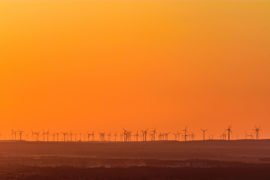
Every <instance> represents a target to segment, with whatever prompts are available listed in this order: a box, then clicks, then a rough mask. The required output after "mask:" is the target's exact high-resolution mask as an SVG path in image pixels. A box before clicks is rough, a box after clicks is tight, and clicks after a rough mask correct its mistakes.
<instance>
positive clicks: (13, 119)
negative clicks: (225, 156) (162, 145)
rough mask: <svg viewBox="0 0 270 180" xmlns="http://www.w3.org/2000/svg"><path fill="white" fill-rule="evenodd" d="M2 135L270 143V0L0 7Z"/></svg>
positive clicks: (78, 1)
mask: <svg viewBox="0 0 270 180" xmlns="http://www.w3.org/2000/svg"><path fill="white" fill-rule="evenodd" d="M0 83H1V84H0V131H3V132H10V130H11V129H25V130H31V129H39V130H42V129H52V130H60V129H61V130H62V129H64V130H73V131H85V130H88V129H95V130H112V131H116V130H121V129H122V128H123V127H125V128H127V129H130V130H135V129H141V128H152V127H156V128H157V129H160V130H181V129H183V128H184V127H185V126H188V127H190V128H192V129H194V131H195V132H199V130H200V128H208V129H209V131H210V132H211V133H212V134H215V135H220V134H221V133H222V132H223V130H224V129H225V128H226V127H227V126H228V125H232V127H233V131H234V134H233V135H234V136H238V135H239V136H240V135H244V133H245V132H249V131H251V130H252V128H254V126H255V125H258V126H261V127H262V129H263V134H264V136H265V137H267V136H268V137H269V136H270V1H255V0H254V1H251V0H249V1H248V0H246V1H245V0H241V1H240V0H235V1H225V0H212V1H204V0H185V1H184V0H156V1H155V0H139V1H137V2H136V1H135V0H67V1H64V0H35V1H34V0H32V1H30V0H5V1H4V0H1V1H0Z"/></svg>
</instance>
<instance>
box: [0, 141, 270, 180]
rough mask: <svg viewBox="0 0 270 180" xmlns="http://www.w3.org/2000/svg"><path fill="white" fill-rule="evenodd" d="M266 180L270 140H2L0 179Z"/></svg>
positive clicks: (269, 166)
mask: <svg viewBox="0 0 270 180" xmlns="http://www.w3.org/2000/svg"><path fill="white" fill-rule="evenodd" d="M6 179H11V180H13V179H14V180H17V179H18V180H20V179H22V180H23V179H29V180H43V179H44V180H45V179H46V180H50V179H55V180H58V179H63V180H71V179H72V180H73V179H74V180H77V179H79V180H80V179H82V180H83V179H180V180H181V179H183V180H193V179H194V180H197V179H198V180H200V179H202V180H208V179H209V180H231V179H233V180H234V179H235V180H236V179H237V180H238V179H240V180H241V179H243V180H249V179H250V180H251V179H252V180H257V179H258V180H260V179H262V180H264V179H265V180H266V179H267V180H269V179H270V141H269V140H261V141H254V140H242V141H230V142H228V141H194V142H186V143H184V142H173V141H168V142H144V143H141V142H137V143H135V142H133V143H132V142H130V143H106V142H104V143H101V142H89V143H86V142H84V143H82V142H80V143H79V142H72V143H63V142H62V143H55V142H47V143H45V142H10V141H9V142H0V180H6Z"/></svg>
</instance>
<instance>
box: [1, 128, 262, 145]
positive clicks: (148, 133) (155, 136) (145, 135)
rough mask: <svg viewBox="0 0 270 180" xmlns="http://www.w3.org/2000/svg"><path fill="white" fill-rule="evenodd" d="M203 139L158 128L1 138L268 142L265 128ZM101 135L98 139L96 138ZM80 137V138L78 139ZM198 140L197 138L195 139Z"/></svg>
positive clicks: (229, 131) (22, 134)
mask: <svg viewBox="0 0 270 180" xmlns="http://www.w3.org/2000/svg"><path fill="white" fill-rule="evenodd" d="M201 133H202V134H201V135H197V136H196V134H195V133H193V131H192V130H190V129H188V128H187V127H185V128H184V129H183V130H179V131H176V132H167V131H158V130H157V129H156V128H153V129H144V130H136V131H129V130H126V129H123V130H122V131H119V132H114V133H111V131H108V132H106V131H100V132H98V131H94V130H90V131H87V132H72V131H53V132H51V131H49V130H46V131H31V132H27V131H22V130H11V133H10V134H4V133H2V134H1V137H0V141H15V142H19V141H29V142H156V141H157V142H158V141H176V142H178V141H179V142H187V141H206V140H215V141H224V140H227V141H231V140H260V139H264V138H263V136H262V132H261V128H258V127H257V126H255V127H254V128H253V129H251V133H250V134H248V135H247V134H243V135H242V136H241V137H239V136H237V137H233V132H232V127H231V126H228V128H226V129H224V132H223V133H222V135H221V136H218V135H216V136H215V135H213V134H211V135H210V133H211V132H209V131H208V129H201ZM95 134H98V137H95ZM78 135H79V136H78ZM195 136H196V137H195Z"/></svg>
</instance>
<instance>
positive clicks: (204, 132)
mask: <svg viewBox="0 0 270 180" xmlns="http://www.w3.org/2000/svg"><path fill="white" fill-rule="evenodd" d="M201 131H202V133H203V140H204V141H205V134H206V132H207V129H201Z"/></svg>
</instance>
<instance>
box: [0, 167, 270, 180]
mask: <svg viewBox="0 0 270 180" xmlns="http://www.w3.org/2000/svg"><path fill="white" fill-rule="evenodd" d="M269 170H270V168H263V167H258V168H254V167H253V168H152V167H133V168H73V167H54V168H52V167H43V168H41V167H21V168H16V169H13V170H12V171H9V172H6V173H4V174H2V175H1V179H3V180H5V179H10V180H11V179H12V180H13V179H14V180H17V179H20V180H77V179H79V180H86V179H132V180H133V179H134V180H137V179H155V180H156V179H157V180H158V179H179V180H269V179H270V172H269Z"/></svg>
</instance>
